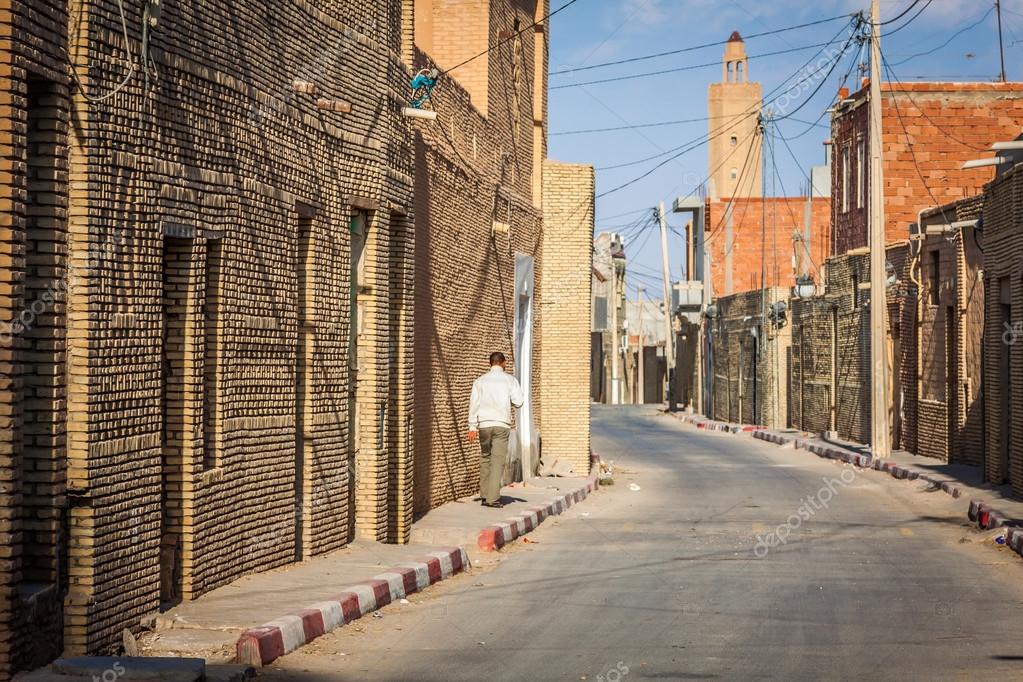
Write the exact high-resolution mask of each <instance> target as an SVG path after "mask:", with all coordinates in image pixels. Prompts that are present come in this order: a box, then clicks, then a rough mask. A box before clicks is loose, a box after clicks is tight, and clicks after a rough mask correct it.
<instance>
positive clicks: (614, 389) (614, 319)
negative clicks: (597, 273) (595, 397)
mask: <svg viewBox="0 0 1023 682" xmlns="http://www.w3.org/2000/svg"><path fill="white" fill-rule="evenodd" d="M613 240H614V237H613V236H612V237H611V241H613ZM607 263H608V266H609V270H608V271H609V272H610V273H611V301H610V303H611V404H612V405H617V404H619V403H620V402H621V400H620V396H619V382H618V273H617V272H616V271H615V258H614V253H613V252H612V249H611V244H610V242H609V243H608V247H607Z"/></svg>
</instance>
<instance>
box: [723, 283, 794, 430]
mask: <svg viewBox="0 0 1023 682" xmlns="http://www.w3.org/2000/svg"><path fill="white" fill-rule="evenodd" d="M765 293H766V297H767V299H766V300H767V304H768V306H770V305H771V304H772V303H774V302H776V301H787V300H788V293H789V290H788V289H787V288H784V287H772V288H769V289H767V290H766V292H765ZM761 302H762V296H761V291H748V292H744V293H741V294H733V295H732V296H724V297H720V298H717V299H715V302H714V303H715V305H716V306H717V309H718V313H717V318H716V319H714V320H713V321H711V322H710V325H711V329H710V330H709V331H710V333H711V334H712V341H711V345H712V352H713V364H714V377H713V380H712V391H713V393H714V398H713V400H714V415H713V417H714V418H715V419H720V420H724V421H732V422H741V423H743V424H760V425H764V426H767V427H769V428H778V427H785V426H787V424H788V407H789V405H788V390H789V389H788V385H787V381H786V380H785V376H786V373H787V372H788V362H789V359H788V358H789V352H790V346H791V329H790V327H789V325H788V324H786V325H784V326H782V327H777V326H776V325H774V323H772V322H771V321H770V320H769V319H768V321H767V327H768V332H767V338H766V340H765V345H764V348H763V353H762V355H761V356H760V357H758V356H757V350H756V348H757V346H756V342H755V339H754V337H753V335H752V334H751V333H750V330H751V329H756V330H757V333H758V334H759V333H761V320H762V308H761Z"/></svg>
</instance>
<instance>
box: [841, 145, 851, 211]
mask: <svg viewBox="0 0 1023 682" xmlns="http://www.w3.org/2000/svg"><path fill="white" fill-rule="evenodd" d="M849 170H850V169H849V147H842V213H848V212H849V181H850V180H849Z"/></svg>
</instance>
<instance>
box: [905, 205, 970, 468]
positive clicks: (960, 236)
mask: <svg viewBox="0 0 1023 682" xmlns="http://www.w3.org/2000/svg"><path fill="white" fill-rule="evenodd" d="M982 202H983V195H978V196H977V197H975V198H972V199H969V200H963V201H961V202H956V203H955V204H950V205H947V206H945V207H942V208H941V209H940V210H936V211H930V212H928V214H927V215H926V216H925V217H924V220H923V223H924V225H925V226H927V225H936V226H938V225H944V224H946V223H951V222H956V221H959V220H969V219H976V218H977V217H979V215H980V212H981V208H982ZM981 238H982V237H981ZM981 260H982V253H981V250H980V248H979V242H978V237H977V235H976V233H975V232H974V230H973V229H969V228H967V229H964V230H962V231H961V232H959V233H957V234H956V235H955V236H954V237H952V238H950V237H946V236H943V235H933V236H929V237H926V238H925V239H924V240H923V242H922V245H921V253H920V265H919V270H918V271H919V275H918V279H919V280H920V282H921V284H922V286H923V290H922V296H921V300H920V326H919V334H920V358H921V362H920V389H921V393H920V396H919V437H918V445H917V450H916V452H917V454H920V455H926V456H929V457H937V458H939V459H943V460H945V461H946V462H955V463H957V464H974V465H980V464H981V463H982V461H983V429H982V424H981V419H980V417H981V409H982V406H981V403H980V383H981V382H980V366H981V365H980V355H979V347H980V340H981V330H982V328H983V292H984V285H983V281H981V279H980V278H978V270H979V268H980V267H981V264H982V263H981ZM950 314H951V317H950Z"/></svg>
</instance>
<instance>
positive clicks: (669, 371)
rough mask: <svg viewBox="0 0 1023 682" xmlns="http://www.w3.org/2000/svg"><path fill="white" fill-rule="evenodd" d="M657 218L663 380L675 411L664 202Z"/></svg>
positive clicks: (670, 403) (672, 331) (669, 283)
mask: <svg viewBox="0 0 1023 682" xmlns="http://www.w3.org/2000/svg"><path fill="white" fill-rule="evenodd" d="M657 217H658V218H659V219H660V222H661V269H662V274H663V276H664V328H665V336H664V358H665V362H666V364H665V367H666V370H665V372H664V374H665V378H666V379H667V384H668V391H667V394H666V396H665V397H666V399H667V401H668V409H669V410H670V411H672V412H674V411H675V386H674V383H675V382H674V381H673V379H674V378H675V339H674V336H675V333H674V325H673V324H672V323H671V318H672V314H671V272H670V270H669V269H668V219H667V217H666V216H665V215H664V202H663V201H662V202H660V203H658V204H657Z"/></svg>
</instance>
